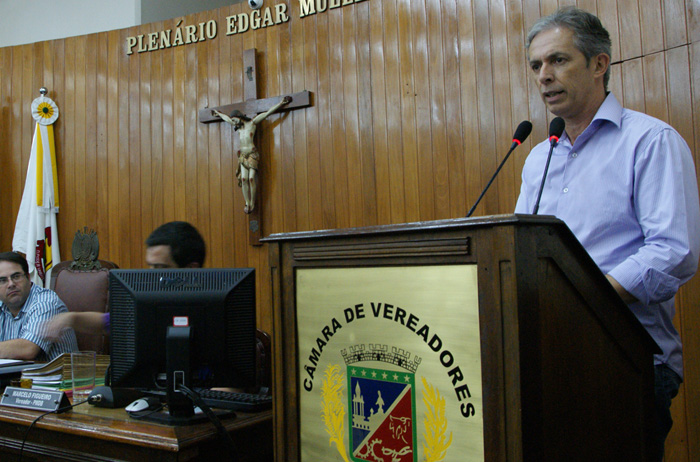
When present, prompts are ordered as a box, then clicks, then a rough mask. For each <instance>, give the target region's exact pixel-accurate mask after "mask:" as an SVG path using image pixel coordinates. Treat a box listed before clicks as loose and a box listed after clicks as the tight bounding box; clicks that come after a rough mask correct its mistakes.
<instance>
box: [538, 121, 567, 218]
mask: <svg viewBox="0 0 700 462" xmlns="http://www.w3.org/2000/svg"><path fill="white" fill-rule="evenodd" d="M565 125H566V124H565V123H564V119H562V118H561V117H555V118H554V119H552V122H551V123H550V124H549V154H548V155H547V163H546V164H545V166H544V174H543V175H542V183H540V191H539V193H537V202H535V208H534V209H533V211H532V214H533V215H537V211H538V210H539V209H540V199H541V198H542V191H543V190H544V182H545V180H546V179H547V171H548V170H549V161H550V160H552V152H554V147H555V146H556V145H557V143H559V138H560V137H561V134H562V133H564V127H565Z"/></svg>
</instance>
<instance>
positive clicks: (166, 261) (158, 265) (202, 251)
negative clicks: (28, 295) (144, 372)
mask: <svg viewBox="0 0 700 462" xmlns="http://www.w3.org/2000/svg"><path fill="white" fill-rule="evenodd" d="M206 253H207V250H206V244H205V243H204V239H203V238H202V235H201V234H199V231H197V228H195V227H194V226H192V225H191V224H189V223H187V222H185V221H171V222H169V223H165V224H163V225H160V226H159V227H158V228H156V229H155V230H154V231H153V232H152V233H151V234H150V236H148V238H146V264H147V265H148V267H149V268H154V269H167V268H201V267H202V266H204V259H205V257H206ZM68 328H73V329H75V330H77V331H78V332H87V333H90V332H101V331H109V314H104V313H98V312H90V311H84V312H80V313H79V312H71V313H65V314H60V315H58V316H55V317H54V318H53V319H51V320H50V321H49V322H47V323H46V325H45V329H46V331H45V335H46V336H47V337H48V338H50V339H58V338H60V336H61V334H62V333H63V332H64V331H65V330H66V329H68Z"/></svg>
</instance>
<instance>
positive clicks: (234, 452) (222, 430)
mask: <svg viewBox="0 0 700 462" xmlns="http://www.w3.org/2000/svg"><path fill="white" fill-rule="evenodd" d="M177 389H178V391H181V392H182V393H184V394H185V395H187V397H188V398H190V399H191V400H192V402H193V403H194V404H195V405H196V406H197V407H199V408H200V409H201V410H202V412H204V414H206V416H207V417H208V418H209V420H210V421H211V423H213V424H214V426H215V427H216V430H217V433H218V434H219V436H221V438H222V439H223V440H224V441H225V442H226V444H227V446H228V447H229V450H230V452H231V457H232V458H231V460H232V461H233V462H239V461H240V460H241V458H240V457H239V455H238V448H236V443H235V442H234V441H233V438H231V435H230V434H229V432H227V431H226V427H224V425H223V424H222V423H221V421H220V420H219V418H218V417H217V416H216V414H214V411H212V410H211V408H210V407H209V406H207V405H206V404H205V403H204V401H203V400H202V398H201V397H200V396H199V394H198V393H197V392H195V391H193V390H191V389H190V388H188V387H186V386H185V385H183V384H179V385H178V387H177Z"/></svg>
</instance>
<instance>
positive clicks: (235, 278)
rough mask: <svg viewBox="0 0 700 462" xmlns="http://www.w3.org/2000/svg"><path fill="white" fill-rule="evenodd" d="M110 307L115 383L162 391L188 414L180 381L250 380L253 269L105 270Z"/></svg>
mask: <svg viewBox="0 0 700 462" xmlns="http://www.w3.org/2000/svg"><path fill="white" fill-rule="evenodd" d="M109 307H110V324H111V325H110V331H111V335H110V337H111V344H110V354H111V368H110V378H111V385H112V386H113V387H125V388H141V389H146V390H161V391H165V392H166V393H167V400H168V407H169V411H170V415H171V416H178V417H179V416H182V417H187V416H188V415H191V413H192V407H193V406H192V403H191V402H190V401H189V400H188V399H187V398H186V396H185V395H184V394H182V393H181V392H178V391H177V388H178V386H179V384H184V385H186V386H187V387H189V388H192V387H207V388H209V387H214V386H220V387H249V386H253V385H255V377H256V360H255V351H256V327H255V321H256V316H255V270H254V269H252V268H222V269H218V268H217V269H199V268H198V269H189V268H188V269H138V270H111V271H110V275H109Z"/></svg>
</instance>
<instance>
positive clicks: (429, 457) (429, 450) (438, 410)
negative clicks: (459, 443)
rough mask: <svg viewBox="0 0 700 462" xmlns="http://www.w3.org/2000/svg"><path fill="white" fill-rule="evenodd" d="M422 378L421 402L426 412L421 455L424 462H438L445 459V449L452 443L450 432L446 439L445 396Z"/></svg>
mask: <svg viewBox="0 0 700 462" xmlns="http://www.w3.org/2000/svg"><path fill="white" fill-rule="evenodd" d="M422 380H423V403H424V404H425V408H426V412H425V419H424V421H423V422H424V431H423V436H424V437H425V443H423V455H424V456H425V461H426V462H439V461H441V460H444V459H445V455H446V453H447V449H448V448H449V447H450V445H451V444H452V432H450V437H449V439H447V440H446V436H445V434H446V432H447V418H446V417H445V398H443V397H442V395H441V394H440V391H439V390H438V389H437V388H435V387H432V386H431V385H430V384H429V383H428V381H427V380H425V377H422Z"/></svg>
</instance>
